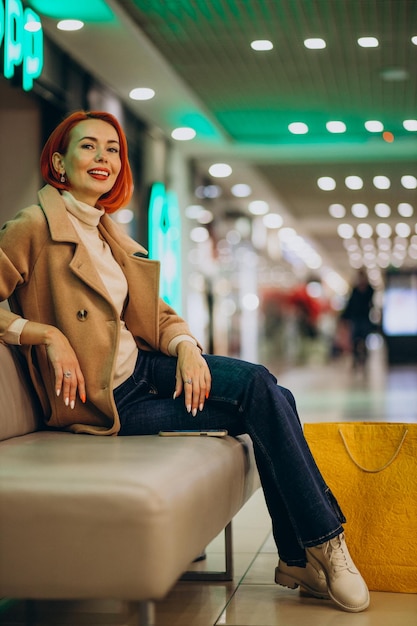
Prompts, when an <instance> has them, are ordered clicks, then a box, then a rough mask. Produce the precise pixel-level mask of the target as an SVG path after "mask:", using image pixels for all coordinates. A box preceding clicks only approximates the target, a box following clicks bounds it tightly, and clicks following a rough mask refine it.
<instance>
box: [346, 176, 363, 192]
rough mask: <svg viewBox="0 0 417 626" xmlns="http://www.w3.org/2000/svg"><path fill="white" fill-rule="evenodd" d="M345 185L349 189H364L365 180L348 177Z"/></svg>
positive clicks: (358, 177)
mask: <svg viewBox="0 0 417 626" xmlns="http://www.w3.org/2000/svg"><path fill="white" fill-rule="evenodd" d="M345 185H346V187H347V188H348V189H355V190H356V189H362V187H363V180H362V178H361V177H360V176H346V178H345Z"/></svg>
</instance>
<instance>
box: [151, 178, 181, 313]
mask: <svg viewBox="0 0 417 626" xmlns="http://www.w3.org/2000/svg"><path fill="white" fill-rule="evenodd" d="M148 219H149V222H148V223H149V257H150V258H151V259H158V260H159V261H160V262H161V275H160V294H159V295H160V296H161V298H162V299H163V300H165V302H167V304H169V305H170V306H171V307H172V308H173V309H175V310H176V311H177V313H181V298H182V291H181V216H180V210H179V207H178V201H177V197H176V194H175V193H174V192H173V191H169V190H166V189H165V185H164V184H163V183H160V182H157V183H154V184H153V185H152V187H151V194H150V199H149V215H148Z"/></svg>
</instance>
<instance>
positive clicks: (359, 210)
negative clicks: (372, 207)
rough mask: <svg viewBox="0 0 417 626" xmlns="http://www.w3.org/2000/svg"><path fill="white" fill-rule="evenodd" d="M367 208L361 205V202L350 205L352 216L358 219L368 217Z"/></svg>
mask: <svg viewBox="0 0 417 626" xmlns="http://www.w3.org/2000/svg"><path fill="white" fill-rule="evenodd" d="M368 213H369V210H368V207H367V206H366V204H362V202H356V203H355V204H352V215H354V216H355V217H357V218H359V219H363V218H364V217H368Z"/></svg>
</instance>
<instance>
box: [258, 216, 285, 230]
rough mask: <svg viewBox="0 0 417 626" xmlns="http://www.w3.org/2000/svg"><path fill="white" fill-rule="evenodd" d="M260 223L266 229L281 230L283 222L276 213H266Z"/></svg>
mask: <svg viewBox="0 0 417 626" xmlns="http://www.w3.org/2000/svg"><path fill="white" fill-rule="evenodd" d="M262 221H263V223H264V224H265V226H266V227H267V228H281V226H282V224H283V222H284V220H283V219H282V217H281V215H278V213H268V214H267V215H264V216H263V218H262Z"/></svg>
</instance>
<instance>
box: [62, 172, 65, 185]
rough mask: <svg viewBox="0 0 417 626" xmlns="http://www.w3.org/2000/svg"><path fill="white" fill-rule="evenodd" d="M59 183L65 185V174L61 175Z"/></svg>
mask: <svg viewBox="0 0 417 626" xmlns="http://www.w3.org/2000/svg"><path fill="white" fill-rule="evenodd" d="M61 183H65V172H62V174H61Z"/></svg>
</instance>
